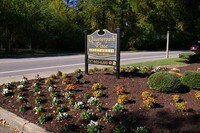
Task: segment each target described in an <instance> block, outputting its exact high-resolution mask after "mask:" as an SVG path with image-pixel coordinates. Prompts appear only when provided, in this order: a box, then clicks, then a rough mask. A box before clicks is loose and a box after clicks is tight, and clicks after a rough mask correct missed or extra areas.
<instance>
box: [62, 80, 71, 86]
mask: <svg viewBox="0 0 200 133" xmlns="http://www.w3.org/2000/svg"><path fill="white" fill-rule="evenodd" d="M70 83H71V81H70V79H69V78H64V79H63V80H62V84H63V85H66V84H70Z"/></svg>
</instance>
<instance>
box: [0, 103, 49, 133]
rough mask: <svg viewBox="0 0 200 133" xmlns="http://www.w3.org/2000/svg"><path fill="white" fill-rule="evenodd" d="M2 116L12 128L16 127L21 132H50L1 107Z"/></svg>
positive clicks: (0, 115)
mask: <svg viewBox="0 0 200 133" xmlns="http://www.w3.org/2000/svg"><path fill="white" fill-rule="evenodd" d="M0 118H1V119H5V120H6V122H7V123H9V125H10V126H11V127H12V128H16V129H18V130H19V131H20V133H33V132H34V133H50V132H48V131H47V130H45V129H43V128H41V127H39V126H37V125H36V124H33V123H31V122H29V121H27V120H25V119H22V118H21V117H18V116H17V115H15V114H13V113H11V112H9V111H7V110H5V109H3V108H1V107H0Z"/></svg>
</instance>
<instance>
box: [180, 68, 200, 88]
mask: <svg viewBox="0 0 200 133" xmlns="http://www.w3.org/2000/svg"><path fill="white" fill-rule="evenodd" d="M181 82H182V84H183V85H186V86H187V87H189V88H193V89H198V90H200V72H199V71H186V72H185V73H184V74H183V76H182V78H181Z"/></svg>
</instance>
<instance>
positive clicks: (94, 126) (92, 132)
mask: <svg viewBox="0 0 200 133" xmlns="http://www.w3.org/2000/svg"><path fill="white" fill-rule="evenodd" d="M100 131H101V126H100V125H99V124H98V122H95V121H93V120H91V121H90V123H89V124H88V125H87V133H100Z"/></svg>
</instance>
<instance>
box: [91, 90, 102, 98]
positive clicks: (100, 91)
mask: <svg viewBox="0 0 200 133" xmlns="http://www.w3.org/2000/svg"><path fill="white" fill-rule="evenodd" d="M93 96H94V97H101V96H103V92H102V90H96V91H94V92H93Z"/></svg>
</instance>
